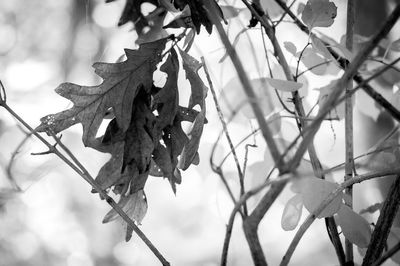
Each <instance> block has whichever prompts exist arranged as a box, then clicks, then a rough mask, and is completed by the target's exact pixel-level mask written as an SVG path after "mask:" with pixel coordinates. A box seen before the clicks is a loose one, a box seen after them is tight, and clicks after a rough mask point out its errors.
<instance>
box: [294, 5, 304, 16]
mask: <svg viewBox="0 0 400 266" xmlns="http://www.w3.org/2000/svg"><path fill="white" fill-rule="evenodd" d="M305 7H306V5H305V4H304V3H299V5H298V6H297V10H296V12H297V14H299V15H300V14H301V13H303V11H304V8H305Z"/></svg>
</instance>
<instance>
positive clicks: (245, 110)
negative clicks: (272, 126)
mask: <svg viewBox="0 0 400 266" xmlns="http://www.w3.org/2000/svg"><path fill="white" fill-rule="evenodd" d="M250 82H251V85H252V87H253V90H254V92H255V94H256V98H255V99H248V98H247V96H246V94H245V93H244V89H243V87H242V85H241V83H240V80H239V79H238V78H236V77H235V78H232V79H231V80H230V81H229V82H228V83H227V84H226V85H225V86H224V88H223V92H224V96H225V99H224V101H222V104H223V105H224V106H223V110H224V111H225V110H226V109H228V110H230V111H235V112H237V111H240V113H242V114H243V115H244V116H245V117H246V118H255V116H254V113H253V109H252V108H251V106H250V101H256V102H258V104H259V106H260V107H261V109H262V110H263V112H264V114H265V116H267V115H270V114H271V113H272V112H273V111H274V109H275V108H279V107H280V106H281V105H280V102H279V99H278V97H277V96H276V93H275V92H274V91H273V90H272V88H271V86H270V85H269V84H268V82H267V80H266V79H265V78H258V79H252V80H250ZM225 106H226V107H225ZM246 123H247V120H246Z"/></svg>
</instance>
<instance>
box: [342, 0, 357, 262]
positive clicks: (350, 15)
mask: <svg viewBox="0 0 400 266" xmlns="http://www.w3.org/2000/svg"><path fill="white" fill-rule="evenodd" d="M354 19H355V2H354V0H347V25H346V48H347V49H349V50H350V51H351V50H352V49H353V35H354ZM352 89H353V79H352V78H350V81H349V82H348V84H347V86H346V100H345V139H346V140H345V145H346V148H345V176H344V180H345V181H347V180H349V179H351V178H352V177H353V167H354V164H353V157H354V147H353V103H352V93H351V90H352ZM345 193H346V194H347V195H348V197H346V205H347V206H349V207H350V208H351V209H352V208H353V187H352V186H349V187H348V188H346V190H345ZM345 251H346V263H347V264H349V265H352V264H353V260H354V255H353V244H352V243H351V242H350V241H349V240H348V239H347V238H346V240H345Z"/></svg>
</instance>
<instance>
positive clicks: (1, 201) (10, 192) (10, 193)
mask: <svg viewBox="0 0 400 266" xmlns="http://www.w3.org/2000/svg"><path fill="white" fill-rule="evenodd" d="M18 193H19V191H17V190H15V189H12V188H0V211H3V209H4V206H5V205H6V203H7V202H8V201H9V200H11V199H13V198H15V197H16V196H17V194H18Z"/></svg>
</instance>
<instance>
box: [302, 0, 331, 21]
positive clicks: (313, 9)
mask: <svg viewBox="0 0 400 266" xmlns="http://www.w3.org/2000/svg"><path fill="white" fill-rule="evenodd" d="M336 15H337V7H336V5H335V4H334V3H333V2H330V1H329V0H308V1H307V4H306V6H305V7H304V10H303V12H302V13H301V19H302V20H303V22H304V23H305V24H306V25H307V26H308V27H309V28H313V27H329V26H331V25H332V24H333V22H334V19H335V18H336Z"/></svg>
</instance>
